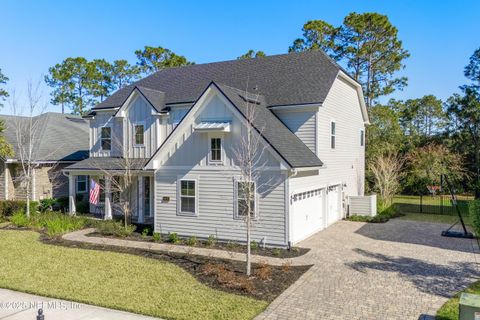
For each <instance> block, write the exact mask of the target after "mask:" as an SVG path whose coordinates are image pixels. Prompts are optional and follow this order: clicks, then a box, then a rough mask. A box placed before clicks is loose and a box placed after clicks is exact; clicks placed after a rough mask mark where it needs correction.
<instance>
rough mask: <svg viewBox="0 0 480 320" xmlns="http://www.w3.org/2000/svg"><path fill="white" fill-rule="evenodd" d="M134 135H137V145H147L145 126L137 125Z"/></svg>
mask: <svg viewBox="0 0 480 320" xmlns="http://www.w3.org/2000/svg"><path fill="white" fill-rule="evenodd" d="M134 134H135V145H136V146H143V145H144V144H145V125H143V124H138V123H137V124H135V126H134Z"/></svg>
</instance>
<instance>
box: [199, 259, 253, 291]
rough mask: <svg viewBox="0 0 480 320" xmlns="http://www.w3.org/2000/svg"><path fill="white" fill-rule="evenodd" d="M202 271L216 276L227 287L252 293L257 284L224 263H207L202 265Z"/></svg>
mask: <svg viewBox="0 0 480 320" xmlns="http://www.w3.org/2000/svg"><path fill="white" fill-rule="evenodd" d="M201 272H202V273H203V274H204V275H207V276H214V277H215V278H216V279H217V281H218V282H219V283H221V284H223V285H224V286H225V287H227V288H232V289H237V290H242V291H245V292H248V293H251V292H253V291H254V290H255V286H254V284H253V282H252V281H250V279H248V277H246V276H245V275H237V274H236V273H235V272H233V271H230V270H228V269H227V268H226V267H225V265H223V264H213V263H207V264H205V265H203V266H202V269H201Z"/></svg>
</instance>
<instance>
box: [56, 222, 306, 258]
mask: <svg viewBox="0 0 480 320" xmlns="http://www.w3.org/2000/svg"><path fill="white" fill-rule="evenodd" d="M94 231H95V229H93V228H90V229H84V230H79V231H74V232H71V233H67V234H65V235H63V237H62V238H63V239H65V240H70V241H78V242H84V243H92V244H99V245H109V246H115V247H128V248H137V249H144V250H156V251H164V252H175V253H184V254H192V255H201V256H207V257H212V258H220V259H228V260H236V261H245V254H244V253H238V252H230V251H225V250H218V249H207V248H195V247H189V246H182V245H176V244H168V243H154V242H143V241H132V240H121V239H113V238H106V237H87V236H86V235H87V234H89V233H92V232H94ZM308 255H309V252H308V253H306V254H305V255H303V256H300V257H296V258H291V259H282V258H274V257H265V256H259V255H252V262H253V263H267V264H270V265H274V266H281V265H283V264H285V263H287V262H288V263H291V264H292V265H306V264H308V260H307V259H308Z"/></svg>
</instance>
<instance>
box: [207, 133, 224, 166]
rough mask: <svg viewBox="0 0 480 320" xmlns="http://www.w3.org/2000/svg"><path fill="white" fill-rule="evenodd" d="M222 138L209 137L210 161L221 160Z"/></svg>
mask: <svg viewBox="0 0 480 320" xmlns="http://www.w3.org/2000/svg"><path fill="white" fill-rule="evenodd" d="M222 142H223V141H222V138H220V137H210V155H209V160H210V161H211V162H222V161H223V156H222Z"/></svg>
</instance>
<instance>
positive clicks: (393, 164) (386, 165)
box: [369, 153, 404, 206]
mask: <svg viewBox="0 0 480 320" xmlns="http://www.w3.org/2000/svg"><path fill="white" fill-rule="evenodd" d="M403 165H404V159H403V158H401V157H400V156H399V155H398V154H396V153H386V154H381V155H378V156H377V157H376V158H375V159H374V161H372V162H370V165H369V167H370V171H371V172H372V174H373V178H374V187H375V188H376V189H377V191H378V192H380V197H381V198H382V200H383V202H384V205H386V206H388V205H390V204H391V203H392V200H393V196H394V195H395V194H396V193H397V192H398V190H399V189H400V179H401V178H402V177H403V175H404V173H403Z"/></svg>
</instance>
